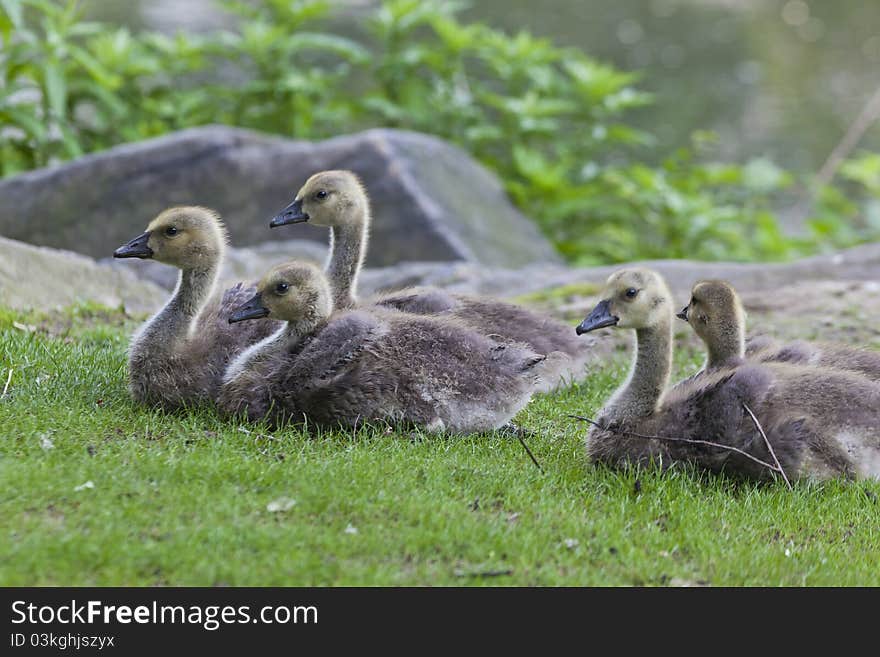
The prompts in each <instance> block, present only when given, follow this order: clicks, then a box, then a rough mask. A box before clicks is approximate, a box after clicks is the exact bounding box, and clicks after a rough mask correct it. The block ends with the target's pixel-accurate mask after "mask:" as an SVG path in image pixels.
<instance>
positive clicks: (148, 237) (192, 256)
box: [113, 207, 226, 269]
mask: <svg viewBox="0 0 880 657" xmlns="http://www.w3.org/2000/svg"><path fill="white" fill-rule="evenodd" d="M225 248H226V228H225V227H224V226H223V222H221V221H220V217H219V216H218V215H217V213H216V212H214V211H213V210H209V209H208V208H202V207H178V208H169V209H168V210H165V211H164V212H162V213H161V214H160V215H159V216H158V217H156V218H155V219H153V220H152V221H151V222H150V223H149V225H148V226H147V230H146V231H144V232H143V233H141V234H140V235H138V236H137V237H135V238H134V239H133V240H130V241H129V242H127V243H125V244H123V245H122V246H120V247H119V248H118V249H116V251H114V252H113V257H114V258H152V259H153V260H157V261H159V262H163V263H165V264H168V265H173V266H175V267H178V268H180V269H200V268H204V267H209V266H213V265H215V264H216V263H217V262H218V261H219V260H220V259H221V258H222V257H223V251H224V249H225Z"/></svg>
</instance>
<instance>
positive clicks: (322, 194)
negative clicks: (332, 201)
mask: <svg viewBox="0 0 880 657" xmlns="http://www.w3.org/2000/svg"><path fill="white" fill-rule="evenodd" d="M328 196H330V194H329V192H327V190H325V189H319V190H318V191H317V192H315V198H316V199H318V200H319V201H323V200H324V199H325V198H327V197H328Z"/></svg>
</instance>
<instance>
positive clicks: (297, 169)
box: [0, 126, 558, 267]
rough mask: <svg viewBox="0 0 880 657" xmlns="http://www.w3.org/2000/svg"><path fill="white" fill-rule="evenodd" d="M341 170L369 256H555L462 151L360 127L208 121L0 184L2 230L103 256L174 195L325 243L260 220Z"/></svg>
mask: <svg viewBox="0 0 880 657" xmlns="http://www.w3.org/2000/svg"><path fill="white" fill-rule="evenodd" d="M333 168H346V169H351V170H353V171H355V172H356V173H357V174H358V175H359V176H361V177H362V179H363V181H364V183H365V184H366V186H367V189H368V190H369V192H370V197H371V199H372V204H373V211H374V222H373V224H374V225H373V230H372V248H371V249H370V253H369V257H368V261H367V264H368V265H370V266H383V265H391V264H395V263H398V262H402V261H407V260H421V261H454V260H459V261H469V262H475V263H481V264H485V265H494V266H505V267H520V266H522V265H525V264H528V263H533V262H539V261H557V262H558V256H557V255H556V253H555V251H554V250H553V248H552V246H551V245H550V244H549V242H548V241H547V240H546V239H544V237H543V236H542V235H541V234H540V232H539V231H538V229H537V228H536V226H535V225H534V224H533V223H532V222H531V221H529V220H528V219H527V218H526V217H525V216H523V215H522V214H521V213H519V212H518V211H517V210H516V209H515V208H514V207H513V206H512V205H511V203H510V201H509V200H508V199H507V197H506V195H505V193H504V190H503V188H502V186H501V183H500V182H499V180H498V179H497V178H496V177H495V176H494V175H492V174H491V173H489V172H488V171H487V170H486V169H484V168H483V167H482V166H480V165H479V164H477V163H476V162H475V161H474V160H473V159H471V158H470V157H469V156H468V155H467V154H466V153H464V152H463V151H461V150H459V149H458V148H455V147H453V146H451V145H449V144H447V143H446V142H444V141H442V140H439V139H437V138H434V137H429V136H426V135H422V134H417V133H411V132H402V131H395V130H384V129H377V130H370V131H367V132H362V133H358V134H354V135H347V136H342V137H336V138H334V139H330V140H327V141H324V142H319V143H312V142H305V141H291V140H288V139H283V138H276V137H269V136H266V135H263V134H260V133H255V132H250V131H246V130H240V129H235V128H229V127H224V126H207V127H201V128H192V129H189V130H183V131H180V132H177V133H173V134H171V135H167V136H165V137H160V138H157V139H151V140H148V141H143V142H139V143H134V144H126V145H123V146H118V147H116V148H113V149H111V150H108V151H105V152H103V153H97V154H93V155H88V156H85V157H82V158H79V159H77V160H75V161H73V162H70V163H67V164H63V165H60V166H58V167H55V168H51V169H41V170H38V171H32V172H28V173H24V174H21V175H18V176H15V177H13V178H10V179H8V180H5V181H2V182H0V234H3V235H5V236H7V237H11V238H15V239H19V240H23V241H27V242H30V243H32V244H40V245H44V246H53V247H58V248H66V249H71V250H74V251H77V252H80V253H85V254H88V255H91V256H94V257H105V256H109V255H110V254H111V253H112V251H113V249H115V248H116V247H117V246H118V245H119V244H121V243H122V242H124V241H126V240H128V239H130V238H132V237H133V236H135V235H137V234H138V233H139V232H140V231H142V230H143V228H144V226H145V225H146V224H147V222H148V221H149V220H150V219H152V218H153V217H154V216H155V215H156V214H158V213H159V212H160V211H162V210H163V209H164V208H166V207H169V206H173V205H204V206H208V207H211V208H214V209H216V210H218V211H219V212H220V213H221V215H222V216H223V217H224V219H225V221H226V223H227V225H228V227H229V232H230V236H231V238H232V243H233V244H235V245H236V246H248V245H252V244H256V243H260V242H265V241H267V240H272V239H294V238H296V239H309V240H316V241H318V242H320V243H325V242H326V241H327V231H326V229H320V228H318V227H314V226H289V227H285V228H279V229H275V230H276V231H277V232H275V233H272V234H270V232H269V230H270V229H269V228H268V222H269V219H271V218H272V217H273V216H274V215H275V213H276V212H277V211H278V210H280V209H281V208H282V207H284V206H285V205H287V203H288V202H290V201H291V200H292V199H293V196H294V194H295V193H296V191H297V190H298V189H299V187H300V186H301V185H302V183H303V182H305V180H306V179H307V178H308V176H310V175H311V174H313V173H315V172H317V171H320V170H322V169H333Z"/></svg>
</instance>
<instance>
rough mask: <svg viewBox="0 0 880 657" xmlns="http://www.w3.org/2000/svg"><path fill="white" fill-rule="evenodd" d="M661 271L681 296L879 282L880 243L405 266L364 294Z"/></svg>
mask: <svg viewBox="0 0 880 657" xmlns="http://www.w3.org/2000/svg"><path fill="white" fill-rule="evenodd" d="M631 266H642V267H649V268H651V269H656V270H657V271H658V272H660V273H661V274H662V275H663V276H664V277H665V278H666V280H667V281H668V282H669V285H670V287H671V288H672V289H673V291H674V292H676V293H686V292H689V291H690V289H691V286H692V285H693V284H694V283H695V282H696V281H697V280H699V279H701V278H722V279H725V280H728V281H730V282H731V283H732V284H733V285H734V286H735V287H736V288H737V289H738V290H740V291H742V292H746V291H750V290H764V291H772V290H774V289H776V288H779V287H783V286H788V285H792V284H795V283H802V282H804V281H810V280H813V281H818V280H865V281H878V280H880V243H878V244H865V245H862V246H857V247H854V248H852V249H847V250H845V251H840V252H838V253H833V254H829V255H820V256H813V257H810V258H803V259H801V260H795V261H793V262H787V263H769V264H768V263H735V262H698V261H693V260H650V261H644V262H635V263H627V264H618V265H605V266H602V267H582V268H572V267H566V266H564V265H557V264H532V265H527V266H525V267H521V268H519V269H508V268H500V267H481V266H479V265H475V264H473V263H466V262H459V263H405V264H402V265H398V266H396V267H384V268H378V269H366V270H364V272H363V275H362V277H361V292H362V294H373V293H375V292H376V291H379V290H386V289H387V290H393V289H400V288H401V287H405V286H407V285H436V286H439V287H443V288H447V289H450V290H452V291H454V292H462V293H476V294H487V295H491V296H501V297H505V296H507V297H512V296H519V295H523V294H529V293H534V292H538V291H540V290H547V289H552V288H558V287H561V286H564V285H579V284H593V285H596V286H598V285H601V284H602V283H604V282H605V279H606V278H608V276H609V274H611V273H612V272H613V271H615V270H617V269H620V268H621V267H631Z"/></svg>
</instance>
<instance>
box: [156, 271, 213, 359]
mask: <svg viewBox="0 0 880 657" xmlns="http://www.w3.org/2000/svg"><path fill="white" fill-rule="evenodd" d="M219 271H220V267H219V262H213V263H211V264H209V265H204V266H200V267H194V268H187V269H182V270H181V271H180V275H179V276H178V279H177V287H175V289H174V294H172V295H171V299H169V300H168V303H166V304H165V306H164V307H163V308H162V310H160V311H159V312H158V313H156V315H155V316H154V317H153V319H152V320H150V321H149V322H148V323H147V324H146V325H145V326H144V329H143V331H142V332H141V334H140V336H139V337H140V339H141V340H142V341H151V342H153V343H154V344H153V348H155V349H159V350H171V349H173V348H176V347H178V346H179V345H180V344H181V343H182V342H184V341H186V340H188V339H189V338H190V337H191V331H192V327H193V325H194V324H195V319H196V318H197V317H198V315H199V313H200V312H201V310H202V308H203V307H204V306H205V303H206V302H207V300H208V298H209V297H210V296H211V294H212V293H213V291H214V288H215V287H216V285H217V278H218V274H219Z"/></svg>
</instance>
